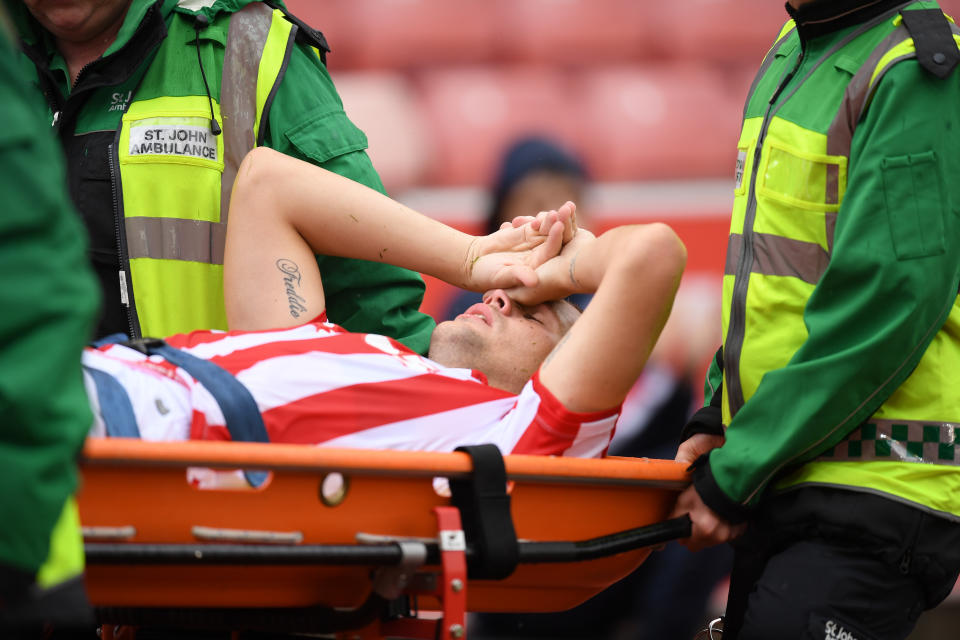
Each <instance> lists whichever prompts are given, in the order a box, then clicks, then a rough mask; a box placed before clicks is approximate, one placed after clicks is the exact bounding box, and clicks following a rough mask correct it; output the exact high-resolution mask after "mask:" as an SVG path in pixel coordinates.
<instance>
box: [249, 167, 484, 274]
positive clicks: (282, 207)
mask: <svg viewBox="0 0 960 640" xmlns="http://www.w3.org/2000/svg"><path fill="white" fill-rule="evenodd" d="M234 189H235V191H234V196H233V198H232V202H233V204H232V206H231V216H234V215H244V214H246V213H248V212H250V211H253V212H257V211H261V212H262V211H269V212H270V215H278V216H282V217H285V218H286V219H288V220H289V222H290V223H291V224H292V225H293V227H294V228H295V229H296V230H297V231H298V232H299V233H300V235H302V236H303V238H304V239H305V240H306V241H307V243H308V244H309V245H310V247H311V248H312V249H313V250H314V251H315V252H316V253H321V254H326V255H334V256H341V257H346V258H359V259H363V260H370V261H372V262H386V263H389V264H393V265H396V266H399V267H403V268H406V269H411V270H413V271H419V272H421V273H426V274H429V275H431V276H434V277H437V278H440V279H441V280H444V281H446V282H449V283H451V284H454V285H458V286H462V285H463V284H465V282H464V277H465V275H466V274H468V273H469V267H470V264H469V262H470V258H468V256H469V255H470V248H471V243H472V242H473V239H474V238H473V236H470V235H468V234H465V233H462V232H460V231H457V230H456V229H453V228H451V227H448V226H447V225H445V224H443V223H441V222H439V221H436V220H433V219H431V218H428V217H426V216H424V215H422V214H420V213H417V212H416V211H414V210H412V209H410V208H409V207H406V206H404V205H402V204H400V203H398V202H396V201H394V200H391V199H390V198H388V197H386V196H384V195H383V194H381V193H379V192H377V191H374V190H373V189H370V188H368V187H366V186H364V185H361V184H359V183H357V182H354V181H352V180H349V179H347V178H344V177H342V176H338V175H336V174H334V173H330V172H328V171H324V170H323V169H320V168H318V167H315V166H313V165H309V164H307V163H305V162H301V161H299V160H296V159H294V158H290V157H288V156H285V155H283V154H279V153H277V152H274V151H272V150H269V149H257V150H254V152H252V153H251V154H250V155H248V157H247V159H245V160H244V163H243V165H242V167H241V169H240V172H239V174H238V178H237V183H236V185H235V187H234Z"/></svg>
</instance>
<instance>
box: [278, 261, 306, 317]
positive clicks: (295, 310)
mask: <svg viewBox="0 0 960 640" xmlns="http://www.w3.org/2000/svg"><path fill="white" fill-rule="evenodd" d="M276 265H277V269H279V270H280V273H282V274H283V288H284V292H285V293H286V294H287V305H288V308H289V309H290V315H291V316H293V317H294V318H299V317H300V314H301V313H303V312H304V311H306V310H307V307H306V302H307V299H306V298H304V297H303V296H302V295H300V293H299V291H300V284H301V282H300V281H301V279H302V276H301V275H300V266H299V265H298V264H297V263H296V262H294V261H293V260H289V259H287V258H280V259H279V260H277V262H276Z"/></svg>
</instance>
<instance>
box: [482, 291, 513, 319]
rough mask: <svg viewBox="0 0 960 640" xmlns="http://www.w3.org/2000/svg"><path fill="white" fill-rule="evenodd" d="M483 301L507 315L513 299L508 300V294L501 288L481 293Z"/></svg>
mask: <svg viewBox="0 0 960 640" xmlns="http://www.w3.org/2000/svg"><path fill="white" fill-rule="evenodd" d="M483 301H484V303H486V304H488V305H490V306H491V307H493V308H495V309H497V310H498V311H500V313H502V314H503V315H509V314H510V309H511V308H512V307H513V301H512V300H510V296H508V295H507V294H506V292H505V291H504V290H503V289H491V290H490V291H487V292H486V293H485V294H483Z"/></svg>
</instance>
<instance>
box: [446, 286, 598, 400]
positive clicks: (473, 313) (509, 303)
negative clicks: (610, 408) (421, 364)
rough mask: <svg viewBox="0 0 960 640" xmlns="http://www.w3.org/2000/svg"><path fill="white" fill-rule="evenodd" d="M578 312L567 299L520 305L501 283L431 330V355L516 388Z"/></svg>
mask: <svg viewBox="0 0 960 640" xmlns="http://www.w3.org/2000/svg"><path fill="white" fill-rule="evenodd" d="M579 316H580V312H579V311H578V310H577V309H576V307H574V306H573V305H571V304H570V303H568V302H564V301H554V302H545V303H543V304H538V305H534V306H530V307H528V306H524V305H521V304H519V303H517V302H514V301H513V300H511V299H510V298H509V297H508V296H507V294H506V293H504V292H503V291H502V290H500V289H496V290H493V291H488V292H487V293H486V294H485V295H484V297H483V302H481V303H477V304H475V305H473V306H472V307H470V308H469V309H467V310H466V311H465V312H464V313H463V314H462V315H459V316H457V318H456V319H455V320H453V321H448V322H443V323H441V324H440V325H438V326H437V328H436V330H434V333H433V337H432V339H431V342H430V357H431V358H433V359H434V360H436V361H437V362H439V363H441V364H444V365H447V366H454V367H468V368H472V369H478V370H480V371H482V372H483V373H484V374H486V376H487V378H488V380H489V381H490V384H491V385H493V386H495V387H499V388H501V389H506V390H508V391H513V392H518V391H519V390H520V389H522V388H523V385H524V384H525V383H526V382H527V380H529V379H530V377H531V376H533V374H534V373H535V372H536V370H537V369H538V368H539V367H540V363H542V362H543V360H544V358H546V357H547V354H549V353H550V351H551V350H552V349H553V348H554V347H555V346H556V345H557V343H558V342H559V341H560V338H562V337H563V335H564V334H565V333H566V332H567V330H568V329H569V328H570V327H571V326H572V325H573V323H574V322H575V321H576V319H577V318H578V317H579Z"/></svg>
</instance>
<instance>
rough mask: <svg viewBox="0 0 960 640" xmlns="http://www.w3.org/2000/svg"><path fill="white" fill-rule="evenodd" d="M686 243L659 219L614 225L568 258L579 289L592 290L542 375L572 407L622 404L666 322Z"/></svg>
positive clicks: (593, 408) (590, 408)
mask: <svg viewBox="0 0 960 640" xmlns="http://www.w3.org/2000/svg"><path fill="white" fill-rule="evenodd" d="M685 262H686V250H685V249H684V247H683V244H682V243H681V242H680V240H679V239H678V238H677V236H676V235H675V234H674V233H673V231H672V230H670V229H669V228H668V227H666V226H664V225H659V224H656V225H634V226H626V227H618V228H616V229H612V230H610V231H608V232H606V233H605V234H603V235H602V236H600V237H599V238H597V239H596V241H594V242H592V243H589V244H587V245H585V246H584V247H583V248H582V249H581V250H580V251H579V252H577V253H576V254H575V260H573V259H571V260H570V261H569V263H568V266H567V268H568V270H569V277H570V278H571V279H572V281H574V282H575V283H576V288H577V289H579V290H596V295H595V296H594V298H593V300H592V301H591V302H590V305H589V306H588V307H587V309H586V311H585V312H584V314H583V317H582V318H580V320H578V321H577V323H576V324H575V325H574V326H573V327H572V328H571V329H570V331H569V333H568V334H567V336H566V337H565V338H564V341H563V342H561V344H560V345H558V347H557V349H556V350H555V351H554V353H552V354H551V356H550V357H549V358H548V360H547V361H546V362H545V363H544V365H543V367H542V369H541V374H540V378H541V381H542V382H543V383H544V384H545V385H546V386H547V388H548V389H550V391H551V392H552V393H553V394H554V395H556V396H557V398H558V399H560V401H561V402H563V403H564V405H565V406H566V407H567V408H569V409H571V410H574V411H598V410H603V409H608V408H610V407H612V406H616V405H618V404H620V403H621V402H622V401H623V399H624V397H626V393H627V391H629V389H630V387H631V386H632V385H633V383H634V382H635V381H636V378H637V376H639V374H640V372H641V370H642V369H643V366H644V364H645V363H646V360H647V357H648V356H649V355H650V351H651V350H652V349H653V345H654V344H655V343H656V340H657V337H658V336H659V335H660V331H661V330H662V329H663V325H664V323H665V322H666V319H667V317H668V316H669V313H670V308H671V306H672V303H673V297H674V295H675V294H676V290H677V286H678V285H679V281H680V276H681V274H682V272H683V267H684V265H685Z"/></svg>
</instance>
